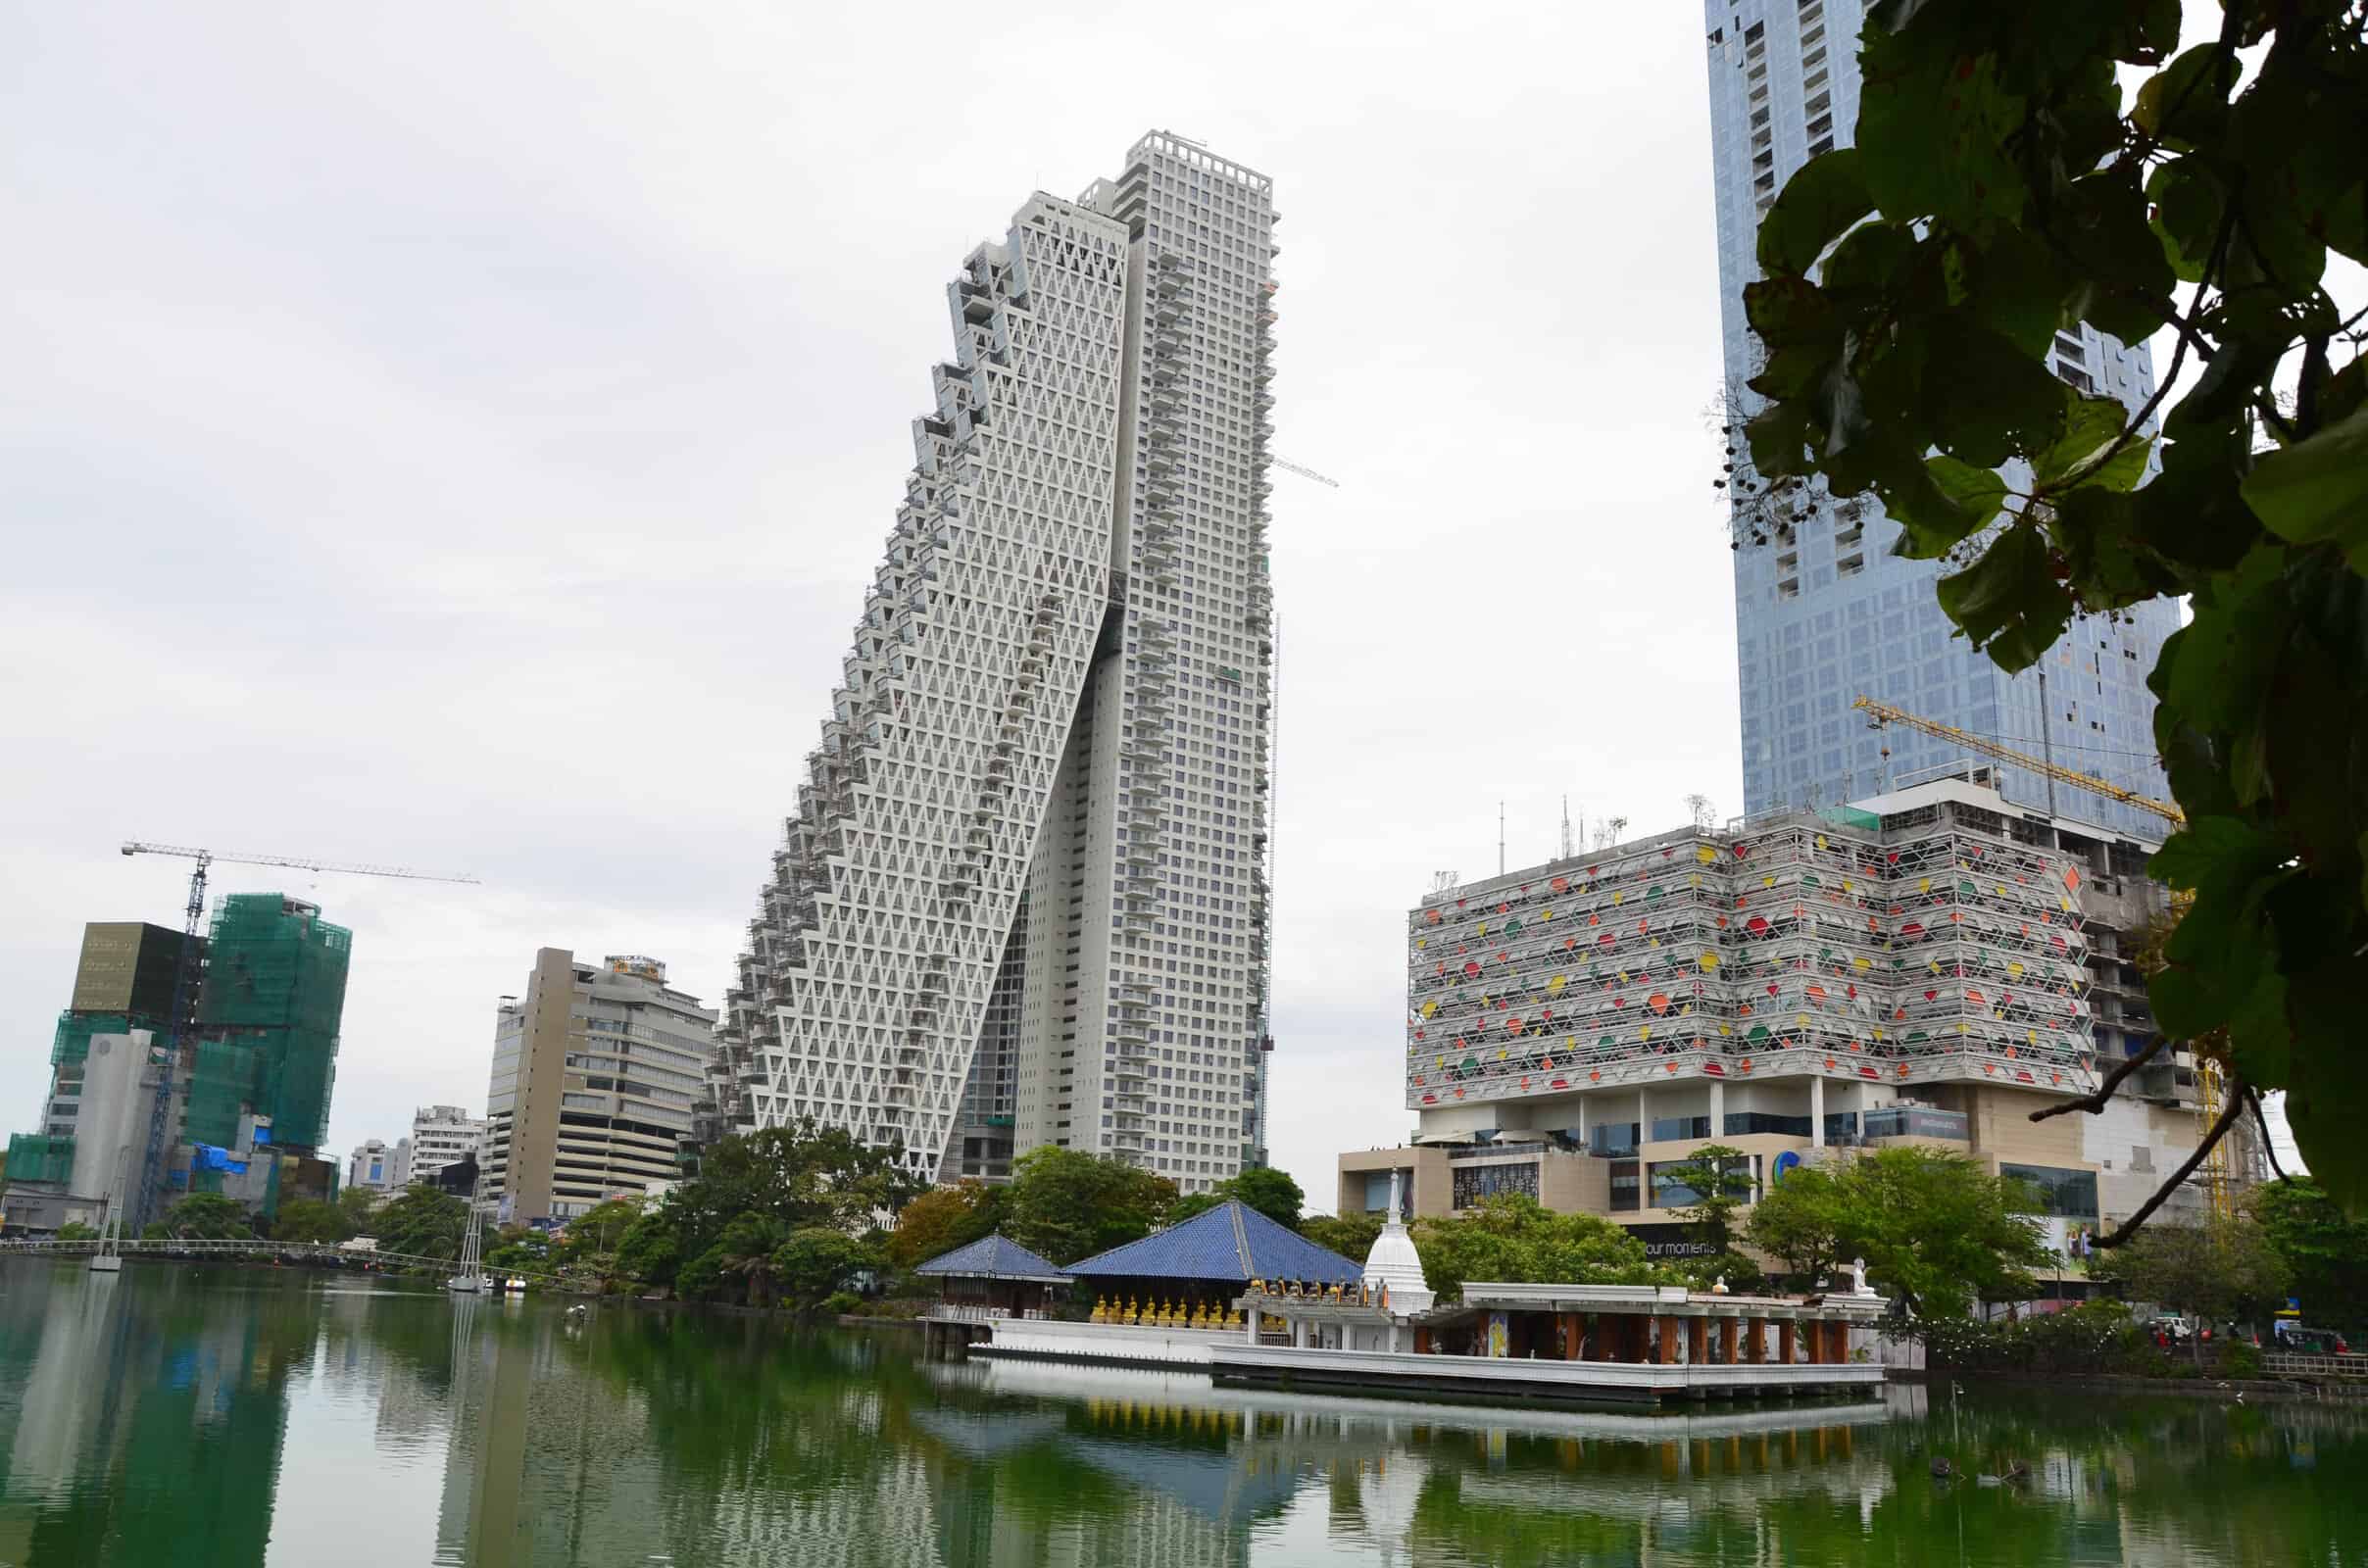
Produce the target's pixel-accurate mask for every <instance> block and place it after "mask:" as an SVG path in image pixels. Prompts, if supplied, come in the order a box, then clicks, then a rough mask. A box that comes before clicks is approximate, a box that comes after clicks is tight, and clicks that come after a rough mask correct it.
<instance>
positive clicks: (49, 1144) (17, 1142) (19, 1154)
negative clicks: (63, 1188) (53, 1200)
mask: <svg viewBox="0 0 2368 1568" xmlns="http://www.w3.org/2000/svg"><path fill="white" fill-rule="evenodd" d="M8 1179H9V1180H10V1181H12V1182H57V1183H60V1184H64V1183H66V1182H69V1181H72V1180H73V1179H74V1140H73V1139H72V1138H53V1137H50V1136H48V1135H46V1134H43V1133H15V1134H12V1135H11V1136H10V1138H9V1141H8Z"/></svg>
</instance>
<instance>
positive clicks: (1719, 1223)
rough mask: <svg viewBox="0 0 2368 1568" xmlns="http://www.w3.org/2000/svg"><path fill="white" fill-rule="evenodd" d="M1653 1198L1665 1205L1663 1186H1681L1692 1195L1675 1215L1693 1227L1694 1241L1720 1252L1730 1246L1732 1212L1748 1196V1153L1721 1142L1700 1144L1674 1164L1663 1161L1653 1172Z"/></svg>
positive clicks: (1723, 1251) (1741, 1206) (1725, 1250)
mask: <svg viewBox="0 0 2368 1568" xmlns="http://www.w3.org/2000/svg"><path fill="white" fill-rule="evenodd" d="M1670 1188H1681V1189H1683V1190H1684V1192H1686V1193H1691V1194H1693V1195H1694V1201H1693V1202H1692V1203H1691V1204H1682V1202H1681V1206H1680V1207H1678V1209H1677V1211H1676V1212H1677V1217H1678V1218H1679V1219H1682V1220H1684V1221H1685V1222H1686V1223H1687V1224H1689V1225H1691V1226H1693V1227H1694V1235H1695V1239H1696V1240H1697V1241H1700V1242H1702V1243H1704V1244H1705V1245H1707V1246H1708V1247H1709V1248H1710V1249H1711V1250H1712V1251H1714V1252H1717V1253H1719V1254H1721V1255H1724V1254H1725V1253H1728V1252H1731V1251H1733V1250H1734V1241H1735V1216H1736V1215H1737V1214H1738V1213H1740V1212H1741V1211H1742V1209H1743V1206H1744V1204H1745V1203H1747V1202H1749V1201H1751V1155H1749V1154H1747V1153H1745V1152H1743V1151H1742V1150H1740V1149H1729V1148H1728V1147H1727V1146H1726V1145H1724V1144H1704V1145H1702V1148H1700V1149H1697V1150H1696V1151H1694V1152H1693V1153H1691V1154H1688V1155H1687V1156H1686V1157H1685V1158H1684V1159H1683V1160H1680V1161H1678V1162H1676V1163H1674V1164H1665V1165H1661V1166H1659V1167H1658V1168H1656V1169H1655V1170H1654V1171H1653V1202H1654V1203H1655V1204H1656V1205H1659V1206H1663V1207H1666V1206H1667V1204H1666V1203H1665V1202H1664V1197H1665V1196H1679V1197H1681V1199H1682V1195H1672V1194H1668V1193H1667V1189H1670Z"/></svg>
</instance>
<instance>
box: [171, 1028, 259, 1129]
mask: <svg viewBox="0 0 2368 1568" xmlns="http://www.w3.org/2000/svg"><path fill="white" fill-rule="evenodd" d="M191 1054H192V1055H193V1057H194V1058H195V1064H194V1065H193V1066H192V1067H191V1068H190V1072H189V1100H188V1108H187V1109H186V1111H185V1112H184V1113H183V1115H182V1120H181V1136H182V1137H183V1138H185V1139H187V1140H188V1141H189V1142H190V1143H193V1144H213V1145H216V1146H217V1147H219V1148H222V1149H231V1148H235V1147H237V1144H238V1113H239V1112H240V1111H241V1110H242V1109H244V1108H245V1107H246V1105H247V1103H248V1102H249V1101H250V1100H252V1099H253V1098H254V1096H255V1068H256V1056H257V1054H258V1053H257V1051H256V1048H255V1046H254V1045H253V1044H252V1043H251V1042H249V1041H243V1040H200V1041H199V1042H198V1043H197V1048H196V1050H195V1051H194V1052H193V1053H191Z"/></svg>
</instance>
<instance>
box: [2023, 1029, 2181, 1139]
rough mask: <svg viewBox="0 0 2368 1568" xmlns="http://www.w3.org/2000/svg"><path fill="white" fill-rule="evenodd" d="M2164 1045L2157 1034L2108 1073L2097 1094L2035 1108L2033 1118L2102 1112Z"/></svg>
mask: <svg viewBox="0 0 2368 1568" xmlns="http://www.w3.org/2000/svg"><path fill="white" fill-rule="evenodd" d="M2162 1046H2163V1037H2162V1036H2161V1035H2156V1036H2155V1037H2154V1038H2153V1039H2152V1040H2150V1041H2148V1042H2146V1050H2144V1051H2142V1052H2140V1053H2139V1054H2137V1055H2135V1056H2132V1057H2131V1058H2130V1059H2129V1060H2127V1061H2125V1062H2123V1063H2122V1064H2121V1065H2120V1066H2118V1067H2116V1068H2114V1069H2113V1070H2112V1071H2111V1072H2109V1073H2107V1074H2106V1075H2105V1081H2104V1082H2103V1083H2101V1084H2098V1085H2097V1092H2096V1093H2095V1094H2090V1095H2082V1096H2081V1097H2080V1098H2079V1099H2077V1100H2067V1101H2065V1102H2064V1103H2062V1104H2060V1105H2049V1106H2048V1107H2047V1109H2046V1110H2035V1111H2033V1112H2032V1113H2031V1119H2032V1120H2033V1121H2046V1120H2047V1118H2048V1117H2050V1116H2069V1115H2071V1114H2072V1112H2074V1111H2076V1110H2085V1111H2087V1112H2088V1113H2089V1114H2090V1115H2092V1116H2095V1115H2097V1114H2099V1113H2101V1112H2102V1111H2103V1110H2104V1108H2105V1106H2107V1105H2108V1104H2111V1103H2112V1102H2113V1091H2114V1090H2116V1089H2119V1088H2120V1087H2121V1081H2122V1080H2123V1079H2124V1078H2127V1077H2128V1076H2130V1074H2132V1073H2134V1072H2136V1071H2137V1070H2138V1069H2139V1068H2141V1067H2143V1066H2145V1065H2146V1062H2147V1061H2148V1060H2149V1059H2150V1058H2151V1057H2152V1056H2153V1054H2154V1053H2155V1052H2157V1051H2160V1050H2161V1049H2162Z"/></svg>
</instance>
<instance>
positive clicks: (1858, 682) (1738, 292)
mask: <svg viewBox="0 0 2368 1568" xmlns="http://www.w3.org/2000/svg"><path fill="white" fill-rule="evenodd" d="M1862 10H1863V8H1862V6H1861V5H1860V0H1733V3H1731V0H1706V5H1705V8H1704V23H1705V31H1706V38H1705V42H1706V44H1707V59H1708V62H1709V78H1710V124H1711V148H1712V156H1713V159H1714V161H1715V164H1716V190H1717V200H1718V286H1719V310H1720V324H1721V328H1722V331H1723V336H1724V351H1725V363H1726V381H1727V386H1728V388H1729V391H1730V395H1731V396H1732V395H1733V394H1734V392H1735V390H1736V389H1739V388H1740V387H1741V386H1742V383H1743V382H1744V381H1746V380H1748V379H1749V378H1750V376H1751V373H1752V364H1753V357H1754V356H1753V344H1752V341H1751V332H1750V329H1749V327H1748V326H1747V325H1746V323H1745V320H1744V312H1743V298H1742V295H1743V288H1744V285H1745V284H1747V283H1749V282H1751V279H1752V278H1753V277H1754V276H1756V275H1757V270H1756V266H1755V263H1754V260H1753V257H1754V250H1755V240H1756V235H1757V230H1758V225H1759V220H1760V216H1761V215H1762V214H1763V213H1765V212H1766V211H1767V209H1768V207H1769V205H1770V204H1771V203H1773V202H1774V201H1775V199H1776V193H1777V192H1778V191H1779V190H1781V189H1782V188H1783V186H1784V182H1785V181H1786V180H1787V179H1788V178H1790V177H1791V175H1792V174H1793V172H1794V171H1795V170H1797V169H1799V168H1800V167H1801V165H1802V164H1803V163H1806V162H1807V161H1808V160H1809V159H1810V158H1812V157H1814V156H1816V155H1817V154H1819V153H1822V152H1825V151H1826V150H1828V149H1829V148H1833V147H1840V146H1847V145H1849V144H1850V140H1851V136H1852V132H1853V130H1854V127H1855V126H1856V123H1857V119H1858V60H1857V36H1858V30H1859V26H1860V25H1861V22H1862V20H1863V17H1862ZM2049 364H2050V368H2052V369H2053V370H2054V371H2055V373H2056V374H2057V375H2058V376H2060V377H2062V378H2063V379H2064V380H2065V381H2067V382H2069V383H2070V384H2072V385H2074V386H2077V387H2079V388H2081V389H2082V390H2084V391H2094V392H2097V393H2100V394H2105V395H2109V396H2112V397H2116V398H2119V399H2121V400H2122V401H2123V402H2124V403H2126V404H2128V405H2129V406H2130V407H2131V408H2132V409H2136V408H2137V407H2139V406H2140V405H2142V404H2143V403H2144V402H2145V401H2146V399H2147V398H2148V397H2149V396H2151V395H2152V393H2153V390H2154V367H2153V361H2152V357H2151V356H2150V355H2149V353H2148V352H2147V350H2146V346H2145V345H2144V344H2139V345H2135V346H2132V345H2127V344H2123V343H2120V342H2118V341H2116V340H2115V339H2113V338H2110V337H2105V336H2103V335H2101V334H2099V333H2098V332H2097V331H2096V330H2095V329H2093V328H2091V327H2088V326H2086V325H2075V326H2069V327H2066V328H2065V329H2063V330H2062V331H2060V332H2058V333H2057V335H2056V341H2055V347H2054V351H2053V353H2052V354H2051V355H2050V357H2049ZM1741 396H1742V401H1743V404H1744V407H1745V409H1746V411H1747V412H1748V410H1749V409H1750V407H1751V401H1752V400H1751V394H1750V393H1749V392H1744V393H1742V395H1741ZM1736 444H1737V446H1739V447H1740V446H1741V445H1742V442H1741V441H1740V440H1738V441H1737V443H1736ZM1898 532H1899V530H1898V527H1897V525H1895V524H1894V523H1892V522H1891V521H1890V520H1889V519H1888V518H1886V517H1885V516H1884V515H1882V512H1881V509H1880V508H1879V507H1878V506H1877V505H1876V504H1875V502H1874V498H1873V497H1872V496H1871V495H1869V496H1865V497H1860V498H1857V500H1856V501H1855V502H1854V503H1852V502H1844V503H1841V504H1838V505H1837V504H1833V503H1830V502H1829V504H1828V505H1827V506H1826V507H1824V508H1823V509H1821V511H1820V512H1819V513H1818V515H1815V516H1813V517H1811V518H1809V519H1808V520H1806V521H1804V522H1802V523H1801V524H1800V525H1799V526H1798V527H1797V528H1796V529H1795V530H1794V533H1793V536H1792V537H1791V538H1789V539H1781V540H1778V539H1771V540H1770V541H1769V543H1767V544H1766V545H1764V546H1762V545H1754V544H1752V543H1751V541H1750V540H1749V538H1748V537H1747V538H1746V539H1745V541H1744V546H1743V548H1742V549H1741V550H1739V551H1737V552H1736V555H1735V630H1736V668H1737V674H1738V677H1739V684H1740V686H1741V689H1742V699H1743V769H1744V806H1745V809H1746V810H1747V811H1764V810H1769V809H1775V808H1778V807H1800V806H1804V805H1807V806H1814V805H1834V804H1838V803H1841V802H1846V801H1850V800H1854V799H1859V798H1863V797H1867V796H1871V795H1877V794H1880V793H1882V792H1883V791H1885V790H1886V789H1888V788H1891V787H1894V786H1896V785H1897V784H1898V783H1899V781H1900V780H1901V779H1902V778H1908V777H1912V776H1913V775H1915V774H1917V773H1919V772H1920V771H1922V770H1924V769H1927V768H1931V767H1934V766H1937V765H1941V764H1947V763H1951V762H1957V761H1961V760H1963V754H1962V753H1961V752H1960V751H1958V750H1957V749H1956V748H1954V747H1951V746H1949V745H1948V744H1947V743H1945V742H1942V741H1938V740H1934V739H1930V738H1927V737H1925V736H1923V735H1921V734H1919V733H1917V732H1915V731H1913V730H1909V729H1906V728H1904V727H1900V726H1893V727H1890V728H1888V729H1886V730H1884V731H1882V732H1880V733H1876V732H1874V731H1871V730H1870V729H1869V728H1868V726H1867V724H1866V721H1865V717H1864V715H1863V714H1859V713H1853V712H1852V711H1850V703H1851V702H1852V700H1854V699H1855V698H1857V697H1859V696H1861V695H1865V696H1871V697H1874V698H1876V699H1878V700H1880V701H1882V702H1886V703H1890V704H1893V705H1896V706H1898V707H1899V708H1902V709H1905V710H1907V711H1910V712H1914V713H1918V714H1921V715H1923V716H1925V717H1928V718H1933V719H1937V720H1939V721H1940V722H1942V723H1945V724H1949V725H1953V726H1955V727H1957V728H1959V729H1964V730H1968V731H1971V732H1973V733H1975V734H1978V735H1982V736H1986V737H1991V738H1994V739H1997V740H1999V741H2002V742H2004V743H2005V744H2006V745H2008V746H2011V747H2013V748H2014V749H2015V750H2017V751H2020V752H2023V753H2026V754H2028V755H2030V756H2033V757H2038V758H2041V759H2042V760H2048V761H2052V762H2053V763H2055V764H2056V765H2058V766H2060V767H2067V768H2073V769H2077V770H2079V771H2081V772H2085V773H2091V774H2095V775H2098V776H2101V777H2102V778H2104V779H2106V780H2108V781H2109V782H2111V783H2113V784H2115V785H2117V786H2119V787H2121V788H2123V789H2128V790H2135V791H2137V792H2138V793H2140V794H2142V795H2147V796H2151V797H2154V798H2157V799H2166V798H2168V795H2169V786H2168V784H2167V782H2166V781H2165V779H2164V777H2163V774H2162V769H2161V767H2160V766H2159V765H2158V763H2157V762H2156V760H2155V753H2154V735H2153V714H2154V699H2153V696H2152V694H2151V693H2149V692H2148V691H2147V690H2146V675H2147V674H2148V673H2149V672H2150V671H2151V670H2152V669H2153V667H2154V660H2155V656H2156V655H2157V654H2158V653H2159V652H2160V651H2161V648H2162V642H2163V639H2164V638H2165V637H2167V636H2169V635H2170V634H2171V633H2172V632H2173V631H2175V630H2176V629H2177V628H2178V625H2179V612H2178V608H2177V606H2176V605H2174V604H2172V603H2170V602H2168V601H2156V602H2154V603H2151V604H2147V605H2143V606H2140V607H2139V608H2138V609H2137V610H2136V611H2134V612H2130V613H2125V614H2124V615H2123V616H2122V617H2121V618H2120V619H2119V620H2117V621H2111V622H2108V621H2107V620H2106V619H2105V618H2104V617H2102V616H2083V617H2081V618H2079V619H2076V620H2074V621H2073V623H2072V625H2071V628H2070V630H2069V631H2068V632H2067V633H2066V634H2065V636H2064V638H2063V639H2062V641H2060V642H2059V643H2058V644H2057V645H2056V646H2055V647H2054V648H2052V649H2050V650H2049V651H2048V653H2047V657H2046V658H2045V659H2043V660H2042V661H2041V662H2039V663H2038V664H2037V665H2035V666H2034V667H2033V668H2031V669H2028V670H2025V671H2023V672H2022V673H2021V674H2020V675H2017V676H2013V677H2009V676H2007V675H2006V674H2005V673H2004V672H2003V671H2001V670H1999V669H1998V667H1997V666H1996V665H1995V664H1993V663H1992V662H1991V661H1990V659H1989V658H1988V656H1986V655H1983V654H1977V653H1975V652H1974V651H1973V650H1972V649H1971V648H1970V647H1969V646H1968V644H1967V643H1966V641H1965V639H1964V638H1962V637H1960V636H1957V635H1956V629H1955V627H1954V626H1953V625H1952V624H1951V623H1950V622H1949V618H1948V616H1947V615H1945V614H1944V613H1942V611H1941V609H1940V606H1939V605H1938V604H1937V603H1936V602H1935V601H1934V598H1933V584H1934V579H1935V578H1936V577H1938V576H1939V575H1940V574H1942V573H1943V572H1944V571H1946V570H1948V569H1949V567H1948V565H1947V564H1946V563H1943V562H1931V561H1907V560H1902V559H1900V558H1899V557H1896V556H1894V555H1892V554H1891V545H1892V542H1893V540H1894V539H1895V538H1896V537H1897V535H1898ZM1885 747H1888V748H1889V749H1890V756H1889V757H1888V758H1886V757H1885V756H1884V755H1883V749H1884V748H1885ZM2000 775H2001V776H2000V778H1999V783H2000V785H2001V787H2002V788H2003V790H2004V791H2005V793H2006V795H2007V796H2008V798H2009V799H2011V800H2013V801H2014V802H2016V803H2017V804H2019V805H2023V806H2027V807H2030V808H2033V809H2054V810H2059V811H2061V812H2062V814H2064V815H2066V816H2072V817H2078V818H2082V819H2085V820H2088V821H2093V822H2097V823H2099V824H2100V825H2104V826H2109V827H2114V828H2117V829H2119V830H2121V831H2123V832H2127V833H2132V834H2135V835H2139V836H2142V837H2145V838H2148V839H2159V838H2160V837H2161V835H2162V833H2163V831H2164V823H2163V820H2162V818H2160V817H2159V816H2156V815H2153V814H2152V813H2149V812H2146V811H2142V810H2137V809H2132V808H2128V807H2124V806H2121V805H2119V804H2118V803H2115V802H2112V801H2109V800H2107V799H2105V798H2103V797H2101V796H2098V795H2095V794H2092V793H2089V792H2086V791H2082V790H2078V789H2072V788H2065V787H2062V786H2055V787H2054V788H2053V794H2052V796H2051V795H2050V785H2049V783H2048V781H2047V779H2046V778H2045V777H2044V776H2035V775H2034V774H2033V773H2032V772H2031V771H2030V770H2027V769H2019V768H2013V767H2005V768H2001V769H2000Z"/></svg>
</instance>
